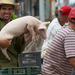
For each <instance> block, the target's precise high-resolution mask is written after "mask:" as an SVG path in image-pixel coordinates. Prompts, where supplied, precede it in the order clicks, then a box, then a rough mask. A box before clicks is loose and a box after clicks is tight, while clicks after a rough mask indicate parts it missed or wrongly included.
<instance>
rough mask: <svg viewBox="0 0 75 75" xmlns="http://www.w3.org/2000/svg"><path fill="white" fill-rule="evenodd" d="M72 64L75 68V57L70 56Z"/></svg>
mask: <svg viewBox="0 0 75 75" xmlns="http://www.w3.org/2000/svg"><path fill="white" fill-rule="evenodd" d="M69 61H70V64H71V66H72V67H73V69H74V70H75V57H70V58H69Z"/></svg>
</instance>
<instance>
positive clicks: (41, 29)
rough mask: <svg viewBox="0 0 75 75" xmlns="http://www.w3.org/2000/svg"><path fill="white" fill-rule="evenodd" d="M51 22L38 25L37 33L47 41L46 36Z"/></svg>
mask: <svg viewBox="0 0 75 75" xmlns="http://www.w3.org/2000/svg"><path fill="white" fill-rule="evenodd" d="M49 23H50V22H42V23H41V24H40V25H38V26H39V27H38V29H37V31H36V32H37V33H38V34H39V35H40V36H41V37H42V38H43V39H44V40H45V39H47V36H46V25H47V24H49Z"/></svg>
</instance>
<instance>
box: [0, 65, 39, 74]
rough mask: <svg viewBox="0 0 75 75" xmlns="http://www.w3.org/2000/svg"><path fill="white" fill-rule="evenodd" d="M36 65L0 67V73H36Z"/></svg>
mask: <svg viewBox="0 0 75 75" xmlns="http://www.w3.org/2000/svg"><path fill="white" fill-rule="evenodd" d="M37 70H38V66H35V67H34V66H30V67H13V68H0V75H37Z"/></svg>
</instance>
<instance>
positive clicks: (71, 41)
mask: <svg viewBox="0 0 75 75" xmlns="http://www.w3.org/2000/svg"><path fill="white" fill-rule="evenodd" d="M64 49H65V53H66V58H69V57H75V33H74V32H70V33H68V34H67V36H66V37H65V40H64Z"/></svg>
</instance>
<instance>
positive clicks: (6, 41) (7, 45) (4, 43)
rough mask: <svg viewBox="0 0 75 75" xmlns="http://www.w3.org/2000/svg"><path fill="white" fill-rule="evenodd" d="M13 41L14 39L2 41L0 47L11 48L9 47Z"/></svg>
mask: <svg viewBox="0 0 75 75" xmlns="http://www.w3.org/2000/svg"><path fill="white" fill-rule="evenodd" d="M11 40H12V38H6V39H1V40H0V47H1V48H7V47H9V45H11V42H10V41H11Z"/></svg>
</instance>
